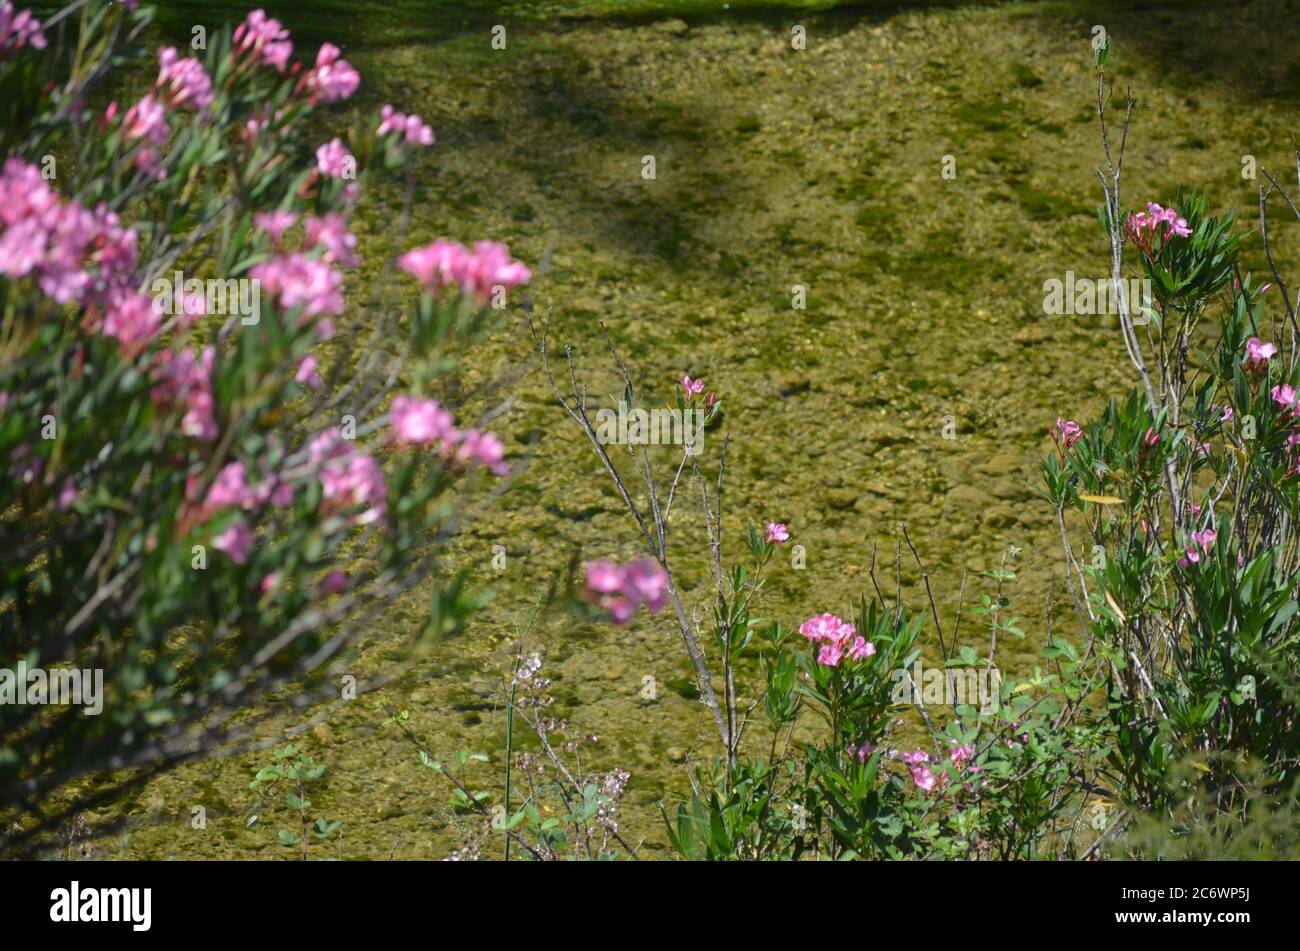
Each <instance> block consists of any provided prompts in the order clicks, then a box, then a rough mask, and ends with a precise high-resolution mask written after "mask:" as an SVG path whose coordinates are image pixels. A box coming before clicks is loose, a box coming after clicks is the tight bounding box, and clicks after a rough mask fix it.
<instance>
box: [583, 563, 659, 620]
mask: <svg viewBox="0 0 1300 951" xmlns="http://www.w3.org/2000/svg"><path fill="white" fill-rule="evenodd" d="M583 600H585V601H588V602H590V603H592V604H595V605H596V606H597V607H600V608H603V609H605V610H606V611H608V612H609V616H610V619H611V620H612V621H613V622H614V623H615V624H626V623H627V622H628V621H630V620H632V616H633V615H634V614H635V613H636V608H637V605H638V604H644V605H645V606H646V607H647V608H648V609H649V610H650V613H651V614H658V613H659V612H660V611H661V610H663V607H664V605H665V604H667V603H668V573H667V572H666V571H664V569H663V568H662V567H660V565H659V563H658V562H656V561H655V560H654V559H653V558H641V559H639V560H637V561H633V562H630V563H628V564H626V565H615V564H613V563H611V562H608V561H593V562H588V563H587V566H586V582H585V589H584V591H583Z"/></svg>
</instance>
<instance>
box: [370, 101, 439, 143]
mask: <svg viewBox="0 0 1300 951" xmlns="http://www.w3.org/2000/svg"><path fill="white" fill-rule="evenodd" d="M379 116H380V118H381V119H382V120H383V121H381V122H380V123H379V134H380V135H389V134H394V135H400V136H403V137H404V138H403V141H404V142H405V143H406V144H407V145H433V143H434V136H433V129H432V128H431V127H430V126H429V125H427V124H426V123H425V121H424V120H423V119H421V118H420V117H419V116H417V115H415V114H414V113H412V114H411V115H409V116H408V115H406V114H404V113H401V112H398V111H397V110H396V109H394V108H393V107H392V106H384V107H383V108H381V109H380V110H379Z"/></svg>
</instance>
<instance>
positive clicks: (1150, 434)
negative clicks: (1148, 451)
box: [1142, 427, 1160, 446]
mask: <svg viewBox="0 0 1300 951" xmlns="http://www.w3.org/2000/svg"><path fill="white" fill-rule="evenodd" d="M1159 441H1160V433H1159V432H1158V431H1156V429H1155V428H1154V427H1152V428H1149V429H1148V430H1147V431H1146V434H1145V435H1144V436H1143V437H1142V445H1144V446H1154V445H1155V444H1156V443H1158V442H1159Z"/></svg>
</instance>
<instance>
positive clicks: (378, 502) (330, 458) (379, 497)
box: [307, 430, 388, 525]
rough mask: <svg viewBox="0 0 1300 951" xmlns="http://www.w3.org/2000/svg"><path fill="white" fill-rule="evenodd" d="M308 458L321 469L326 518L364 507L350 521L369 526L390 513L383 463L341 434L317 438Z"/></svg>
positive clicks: (312, 442)
mask: <svg viewBox="0 0 1300 951" xmlns="http://www.w3.org/2000/svg"><path fill="white" fill-rule="evenodd" d="M307 457H308V461H309V462H310V463H311V464H312V465H315V466H319V467H320V468H319V475H320V484H321V490H322V491H323V493H324V496H325V499H324V502H323V503H322V505H321V508H322V510H323V513H324V514H325V515H327V516H331V515H339V514H342V513H343V512H345V511H348V510H350V509H353V508H362V509H364V511H362V512H361V513H360V514H359V515H355V516H353V517H352V518H351V519H350V521H351V523H352V524H356V525H369V524H370V523H371V522H374V521H376V520H378V519H380V518H382V517H383V516H384V513H385V512H387V511H388V488H387V486H386V485H385V483H384V473H383V470H381V469H380V468H379V463H377V462H375V460H374V458H373V457H371V456H369V455H367V454H366V453H364V452H361V451H359V450H358V449H357V448H356V447H355V446H353V445H352V443H351V442H350V441H349V440H345V439H343V438H342V437H341V436H340V435H339V434H338V432H337V431H335V430H329V431H327V432H324V433H321V434H320V435H319V436H317V437H316V438H315V439H313V440H312V441H311V442H310V443H309V444H308V446H307Z"/></svg>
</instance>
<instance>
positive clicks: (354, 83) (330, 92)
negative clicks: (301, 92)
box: [302, 43, 361, 102]
mask: <svg viewBox="0 0 1300 951" xmlns="http://www.w3.org/2000/svg"><path fill="white" fill-rule="evenodd" d="M302 85H303V88H304V89H306V90H307V92H308V94H309V95H310V96H311V97H312V99H313V101H316V102H338V101H340V100H342V99H347V98H348V97H349V96H351V95H352V94H353V93H354V92H356V91H357V87H358V86H360V85H361V74H360V73H358V72H357V71H356V70H355V69H354V68H353V66H352V64H351V63H349V62H348V61H347V60H345V59H340V58H339V48H338V47H337V46H335V45H334V44H333V43H322V44H321V48H320V50H319V51H318V52H317V53H316V65H315V66H314V67H313V68H312V69H311V70H309V71H308V72H307V73H306V75H304V76H303V78H302Z"/></svg>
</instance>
